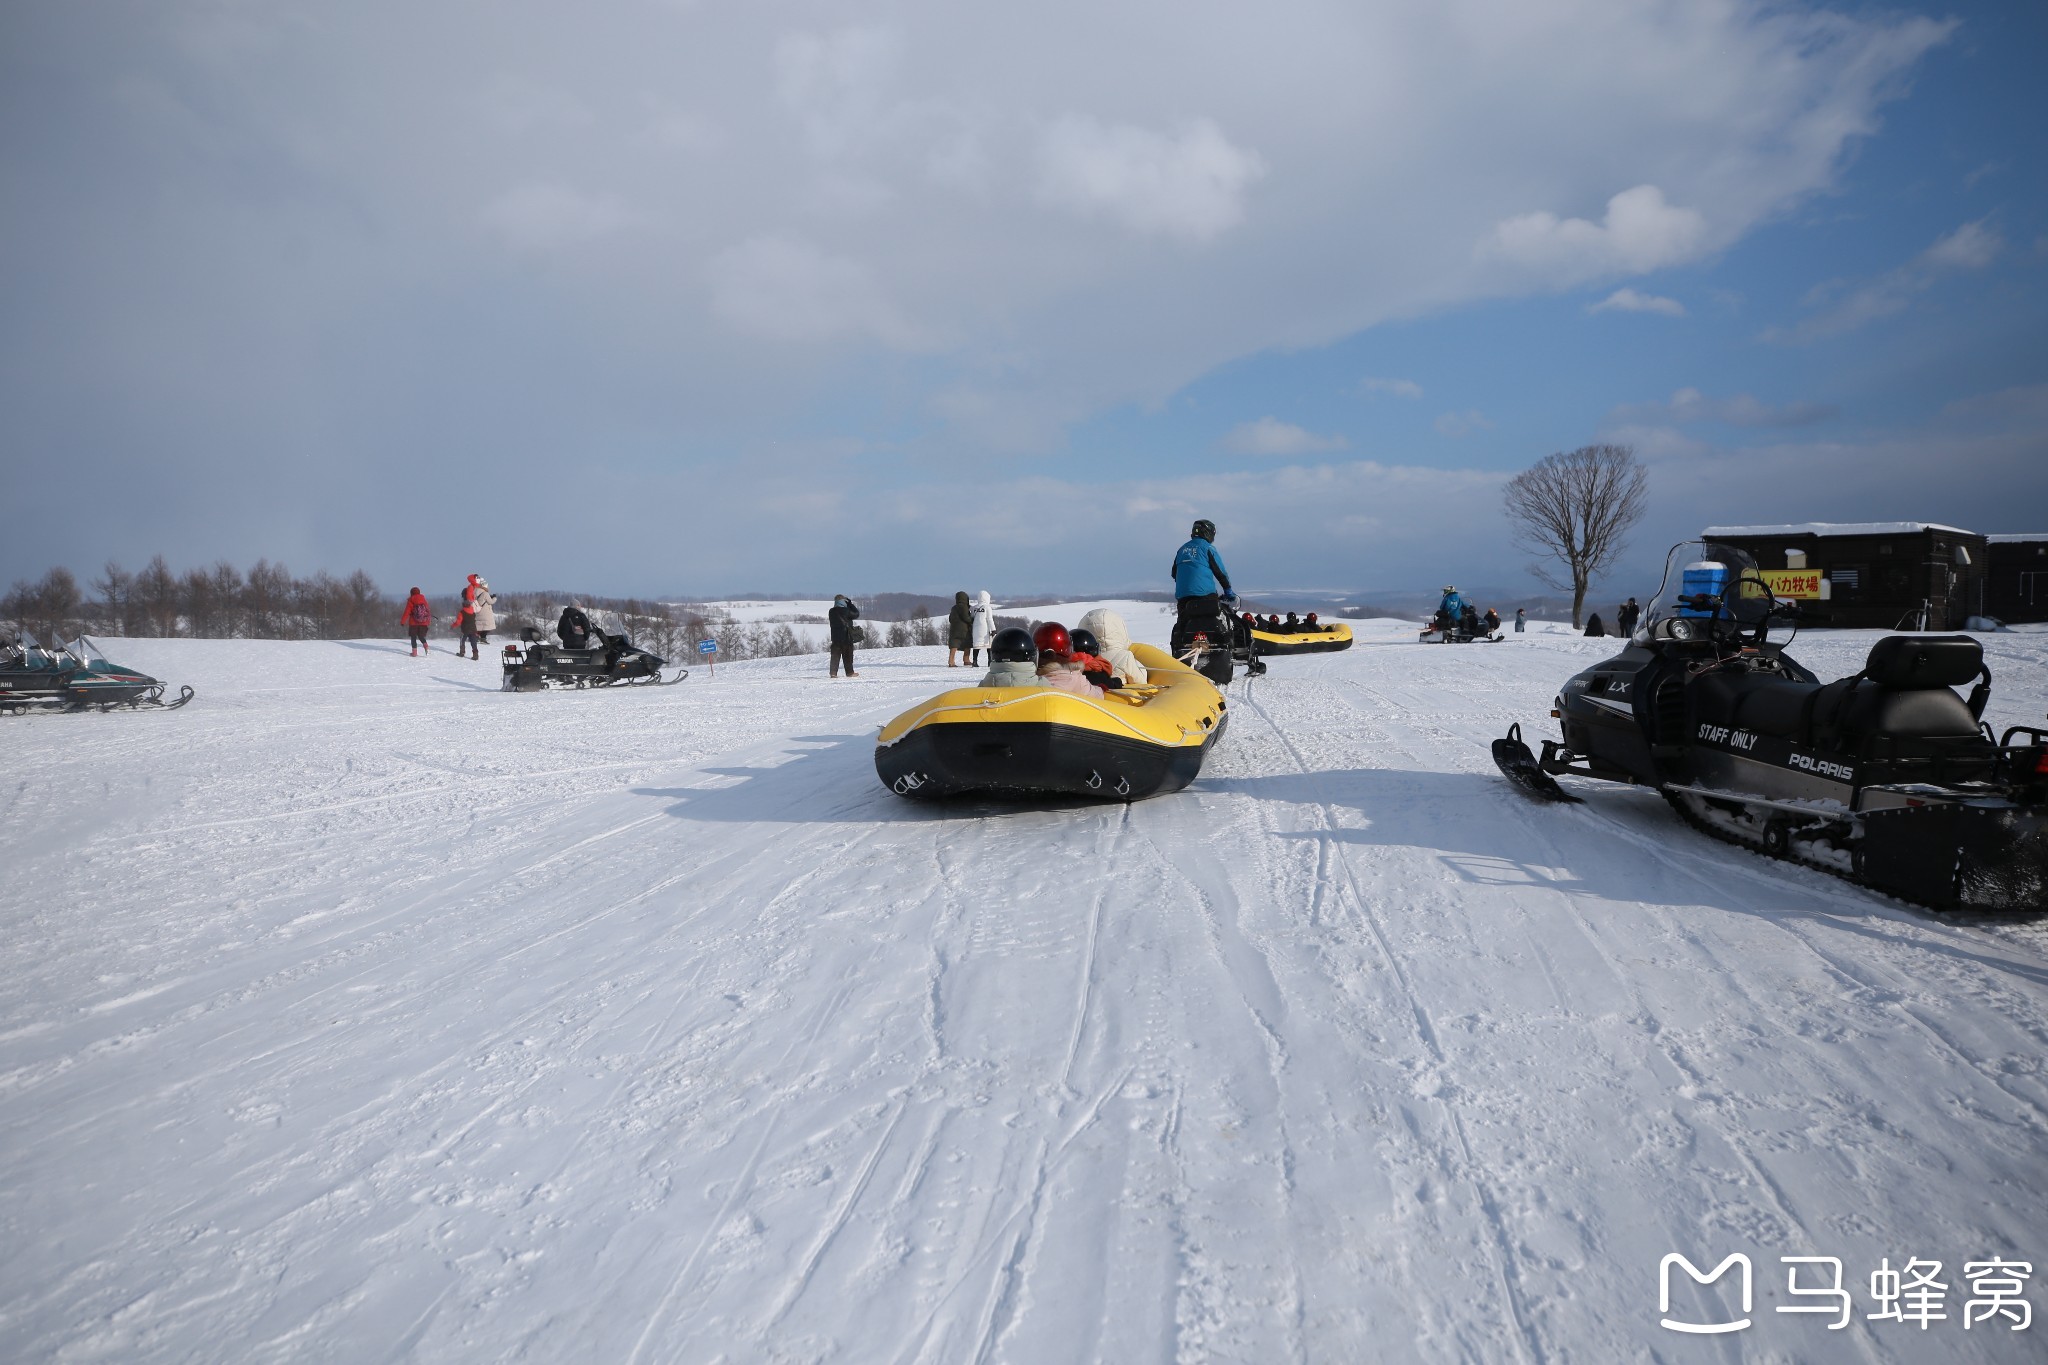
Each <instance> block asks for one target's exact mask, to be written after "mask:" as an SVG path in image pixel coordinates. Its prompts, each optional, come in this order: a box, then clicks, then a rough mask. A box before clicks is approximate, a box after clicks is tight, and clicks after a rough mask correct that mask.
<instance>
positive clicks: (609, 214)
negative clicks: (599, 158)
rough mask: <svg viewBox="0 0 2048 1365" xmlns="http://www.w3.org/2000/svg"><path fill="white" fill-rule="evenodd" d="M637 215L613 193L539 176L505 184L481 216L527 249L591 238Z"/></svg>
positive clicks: (622, 226)
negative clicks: (512, 185)
mask: <svg viewBox="0 0 2048 1365" xmlns="http://www.w3.org/2000/svg"><path fill="white" fill-rule="evenodd" d="M637 218H638V215H636V214H635V213H634V212H633V210H632V209H631V208H629V207H628V206H627V204H626V202H625V201H624V200H623V199H620V198H618V197H617V196H616V195H609V194H587V193H585V192H584V191H582V190H577V189H572V188H570V187H569V186H567V185H558V184H552V183H548V182H540V181H536V182H532V183H528V184H525V185H521V186H519V187H517V188H516V189H511V190H507V191H506V192H505V193H503V194H501V195H499V196H498V197H497V198H496V199H493V200H491V202H490V203H488V204H486V205H485V206H484V210H483V221H484V222H485V224H486V225H488V226H489V227H490V228H491V229H492V231H494V232H496V233H497V234H498V235H499V236H500V237H502V238H503V239H504V240H505V241H506V242H507V243H509V244H510V245H512V246H515V247H519V248H521V249H524V250H529V251H546V250H552V249H555V248H558V247H568V246H577V245H581V244H583V243H586V242H594V241H597V240H599V239H600V238H604V237H610V236H612V235H614V234H616V233H618V232H620V231H621V230H623V229H625V228H627V227H630V226H632V225H633V224H634V223H635V222H636V221H637Z"/></svg>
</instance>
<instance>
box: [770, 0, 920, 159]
mask: <svg viewBox="0 0 2048 1365" xmlns="http://www.w3.org/2000/svg"><path fill="white" fill-rule="evenodd" d="M900 50H901V44H900V43H899V41H898V40H897V38H896V35H895V34H894V33H893V32H892V31H891V30H889V29H886V28H878V27H875V28H871V27H858V26H856V27H852V28H845V29H840V30H839V31H837V32H834V33H823V34H821V33H792V34H788V35H786V36H785V37H784V38H783V39H782V40H781V41H780V42H778V43H777V44H776V46H775V91H776V94H777V95H778V96H779V97H780V98H781V100H782V103H783V105H784V107H785V108H787V109H788V110H789V111H790V112H791V113H792V114H794V115H796V117H797V119H798V120H799V121H800V122H801V123H802V125H803V128H804V132H805V135H806V136H807V137H808V139H809V142H810V146H811V150H812V151H813V152H814V153H816V154H817V155H819V156H824V157H834V156H839V155H842V154H845V153H847V152H850V151H853V150H855V149H857V148H859V147H860V146H861V145H862V144H864V143H866V142H868V141H869V140H870V139H872V138H874V137H875V136H877V135H878V134H879V133H881V132H883V131H884V130H885V129H886V128H887V127H888V125H889V124H890V122H891V120H892V117H893V113H894V105H895V101H894V100H893V99H892V93H893V90H894V88H895V86H896V80H897V63H898V58H899V53H900Z"/></svg>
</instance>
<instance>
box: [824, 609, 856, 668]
mask: <svg viewBox="0 0 2048 1365" xmlns="http://www.w3.org/2000/svg"><path fill="white" fill-rule="evenodd" d="M825 619H826V620H827V621H828V622H830V623H831V626H832V676H833V677H835V678H836V677H838V676H839V666H840V665H841V664H842V663H843V664H845V665H846V676H847V677H849V678H858V677H859V676H860V674H858V673H856V672H854V671H853V647H854V645H855V644H856V643H858V642H859V638H860V637H859V636H858V635H857V634H856V631H857V630H858V629H859V627H857V626H855V625H854V624H853V623H854V622H855V621H857V620H859V619H860V608H859V607H858V606H856V605H855V604H854V602H853V599H852V598H850V597H848V596H847V595H846V594H845V593H841V594H840V595H839V596H837V597H835V598H833V599H832V609H831V610H830V611H828V612H826V613H825Z"/></svg>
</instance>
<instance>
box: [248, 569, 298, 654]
mask: <svg viewBox="0 0 2048 1365" xmlns="http://www.w3.org/2000/svg"><path fill="white" fill-rule="evenodd" d="M292 596H293V594H292V571H291V570H290V569H287V568H286V567H285V566H284V565H282V564H273V563H271V562H270V561H269V560H267V559H259V560H257V561H256V566H255V567H254V568H252V569H250V570H249V577H248V580H247V581H246V582H245V583H244V584H243V585H242V611H243V613H244V614H245V616H246V617H247V620H248V623H249V636H250V638H251V639H256V640H289V639H292V638H294V637H296V636H297V635H298V634H299V630H298V629H297V627H298V624H299V623H298V622H297V621H296V620H294V619H293V618H294V617H295V616H296V615H297V613H296V612H294V611H293V610H292V607H293V602H292Z"/></svg>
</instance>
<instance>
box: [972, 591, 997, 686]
mask: <svg viewBox="0 0 2048 1365" xmlns="http://www.w3.org/2000/svg"><path fill="white" fill-rule="evenodd" d="M972 610H973V612H974V629H973V630H971V631H970V632H969V633H968V637H967V662H968V665H969V666H970V667H976V668H978V667H980V665H981V651H983V650H984V649H987V648H988V644H989V641H991V640H993V639H995V637H996V608H995V604H994V603H993V602H991V601H989V598H988V589H986V588H984V589H982V591H981V595H980V596H979V597H978V598H976V599H975V601H974V603H973V607H972Z"/></svg>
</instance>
